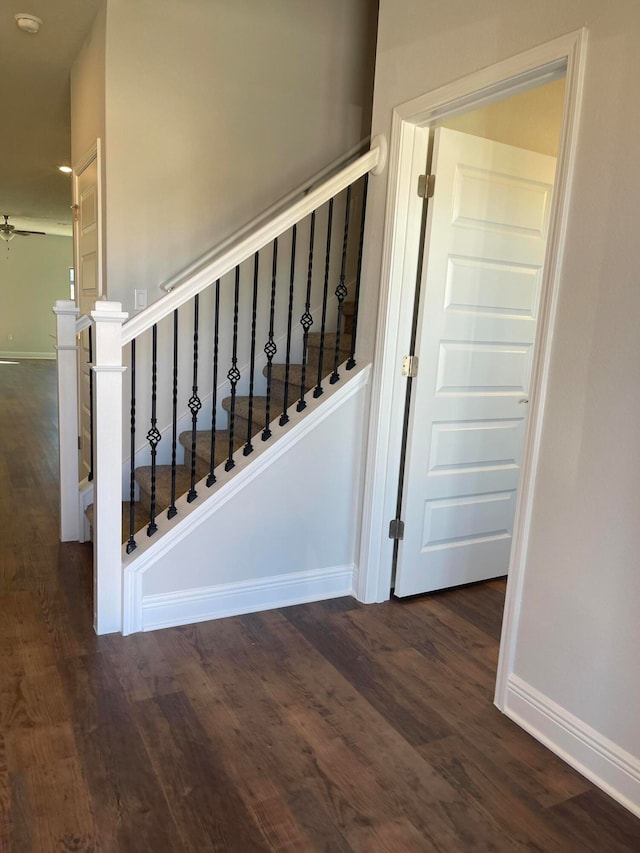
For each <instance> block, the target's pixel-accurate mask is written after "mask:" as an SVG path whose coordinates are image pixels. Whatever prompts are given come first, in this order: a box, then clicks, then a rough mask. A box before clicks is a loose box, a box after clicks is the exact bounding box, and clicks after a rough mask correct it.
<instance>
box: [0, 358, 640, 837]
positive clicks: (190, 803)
mask: <svg viewBox="0 0 640 853" xmlns="http://www.w3.org/2000/svg"><path fill="white" fill-rule="evenodd" d="M0 486H1V488H0V508H1V511H2V524H1V527H0V607H1V619H0V643H1V655H2V657H1V667H0V851H1V853H28V851H51V853H53V851H55V853H60V851H94V850H96V851H97V850H100V851H106V853H120V851H122V852H123V853H129V852H130V853H142V851H153V853H160V851H162V853H164V852H165V851H198V853H201V851H237V852H238V853H250V851H254V850H255V851H258V850H264V851H267V850H287V851H294V850H295V851H316V850H318V851H319V850H324V851H330V852H331V853H334V851H349V850H356V851H367V853H376V852H377V851H392V853H399V852H400V853H403V851H432V850H433V851H436V850H437V851H467V850H468V851H509V852H510V853H511V851H518V850H527V851H544V853H550V852H551V851H559V852H560V851H562V853H566V852H567V851H576V853H577V851H581V853H583V851H593V853H615V852H616V851H638V850H640V821H638V820H636V819H635V818H634V817H633V816H632V815H630V814H629V813H628V812H627V811H625V810H624V809H623V808H622V807H621V806H619V805H618V804H617V803H615V802H614V801H613V800H611V799H610V798H609V797H607V796H606V795H605V794H603V793H602V792H601V791H599V790H598V789H597V788H595V787H594V786H593V785H591V784H590V783H589V782H588V781H586V780H585V779H584V778H582V777H581V776H579V775H578V774H577V773H575V772H574V771H573V770H571V768H569V767H568V766H567V765H565V764H564V763H563V762H561V761H560V760H559V759H557V758H556V757H555V756H554V755H553V754H552V753H550V752H549V751H547V750H546V749H545V748H544V747H542V746H541V745H540V744H538V743H537V742H536V741H534V740H533V739H532V738H530V737H529V736H528V735H527V734H525V733H524V732H522V731H521V730H520V729H518V727H516V726H515V725H514V724H513V723H511V722H510V721H509V720H508V719H506V718H505V717H503V716H502V715H501V714H500V713H499V712H498V711H497V710H496V708H495V707H494V706H493V705H492V695H493V686H494V682H495V666H496V660H497V651H498V641H499V632H500V622H501V617H502V608H503V603H504V583H503V582H501V581H496V582H491V583H487V584H482V585H478V586H476V587H470V588H465V589H461V590H458V591H454V592H445V593H441V594H439V595H435V596H431V597H424V598H418V599H414V600H411V601H409V602H406V603H403V604H400V603H398V602H390V603H388V604H384V605H375V606H369V607H363V606H361V605H359V604H358V603H357V602H355V601H353V600H352V599H339V600H335V601H330V602H325V603H320V604H313V605H305V606H300V607H292V608H286V609H283V610H274V611H270V612H267V613H263V614H257V615H251V616H244V617H235V618H231V619H224V620H219V621H216V622H209V623H202V624H200V625H196V626H190V627H185V628H175V629H167V630H164V631H157V632H153V633H149V634H141V635H135V636H132V637H128V638H123V637H121V636H120V635H112V636H107V637H100V638H98V637H96V636H95V634H94V633H93V630H92V627H91V571H92V570H91V546H90V545H80V544H77V543H72V544H65V545H62V544H60V543H59V542H58V531H57V447H56V417H55V365H54V363H53V362H38V361H24V362H21V363H19V364H16V365H13V364H3V363H0Z"/></svg>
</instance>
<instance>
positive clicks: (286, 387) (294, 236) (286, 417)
mask: <svg viewBox="0 0 640 853" xmlns="http://www.w3.org/2000/svg"><path fill="white" fill-rule="evenodd" d="M297 235H298V226H297V225H294V226H293V228H292V229H291V271H290V273H289V311H288V314H287V353H286V356H285V367H284V402H283V406H282V414H281V415H280V426H284V425H285V424H286V423H288V421H289V415H288V414H287V409H288V408H289V375H290V372H291V326H292V320H293V287H294V284H295V278H296V242H297Z"/></svg>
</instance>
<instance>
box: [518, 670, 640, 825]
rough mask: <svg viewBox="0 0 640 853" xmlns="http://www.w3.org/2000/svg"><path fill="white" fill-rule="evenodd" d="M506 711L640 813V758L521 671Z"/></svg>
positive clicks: (626, 805)
mask: <svg viewBox="0 0 640 853" xmlns="http://www.w3.org/2000/svg"><path fill="white" fill-rule="evenodd" d="M503 710H504V713H505V714H506V715H507V717H509V718H510V719H512V720H513V721H514V722H515V723H517V724H518V725H519V726H521V727H522V728H523V729H524V730H525V731H527V732H529V734H530V735H532V736H533V737H534V738H536V740H539V741H540V742H541V743H543V744H544V745H545V746H546V747H548V748H549V749H550V750H551V751H552V752H555V754H556V755H558V756H559V757H560V758H561V759H562V760H563V761H566V762H567V764H570V765H571V766H572V767H574V768H575V769H576V770H577V771H578V772H579V773H582V775H583V776H586V777H587V779H589V780H590V781H591V782H593V783H594V785H597V786H598V787H599V788H602V790H603V791H605V792H606V793H607V794H609V796H611V797H613V799H614V800H617V801H618V802H619V803H620V804H621V805H623V806H624V807H625V808H626V809H629V811H630V812H633V814H635V815H637V816H638V817H640V761H639V760H638V759H637V758H636V757H635V756H633V755H631V754H630V753H629V752H627V751H626V750H624V749H622V748H621V747H620V746H618V745H617V744H615V743H614V742H613V741H611V740H609V739H608V738H606V737H605V736H604V735H602V734H600V732H598V731H596V730H595V729H593V728H591V726H588V725H587V724H586V723H585V722H583V721H582V720H580V719H579V718H578V717H576V716H575V715H574V714H571V713H570V712H569V711H567V710H566V709H565V708H563V707H561V706H560V705H558V704H557V703H556V702H554V701H553V700H551V699H549V698H548V697H547V696H545V695H544V694H543V693H540V691H539V690H536V689H535V688H534V687H532V686H531V685H530V684H527V682H526V681H524V680H523V679H521V678H519V677H518V676H517V675H513V674H511V675H510V676H509V678H508V679H507V690H506V701H505V706H504V708H503Z"/></svg>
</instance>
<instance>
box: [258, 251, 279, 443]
mask: <svg viewBox="0 0 640 853" xmlns="http://www.w3.org/2000/svg"><path fill="white" fill-rule="evenodd" d="M277 274H278V238H277V237H276V238H275V240H274V241H273V264H272V267H271V308H270V312H269V339H268V341H267V342H266V344H265V345H264V351H265V354H266V356H267V403H266V410H265V419H264V429H263V430H262V440H263V441H267V439H269V438H271V429H270V428H269V423H270V414H271V373H272V362H273V357H274V355H275V354H276V353H277V352H278V347H277V346H276V343H275V341H274V340H273V319H274V315H275V310H276V278H277Z"/></svg>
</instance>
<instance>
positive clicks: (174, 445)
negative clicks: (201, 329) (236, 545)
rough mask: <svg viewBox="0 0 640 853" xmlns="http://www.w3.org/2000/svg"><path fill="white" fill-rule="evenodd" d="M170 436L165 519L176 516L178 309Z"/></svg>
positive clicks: (174, 330)
mask: <svg viewBox="0 0 640 853" xmlns="http://www.w3.org/2000/svg"><path fill="white" fill-rule="evenodd" d="M172 415H173V418H172V434H171V504H170V505H169V509H168V510H167V518H173V517H174V516H175V515H177V514H178V510H177V507H176V450H177V447H178V309H177V308H176V309H175V311H174V312H173V399H172Z"/></svg>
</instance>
